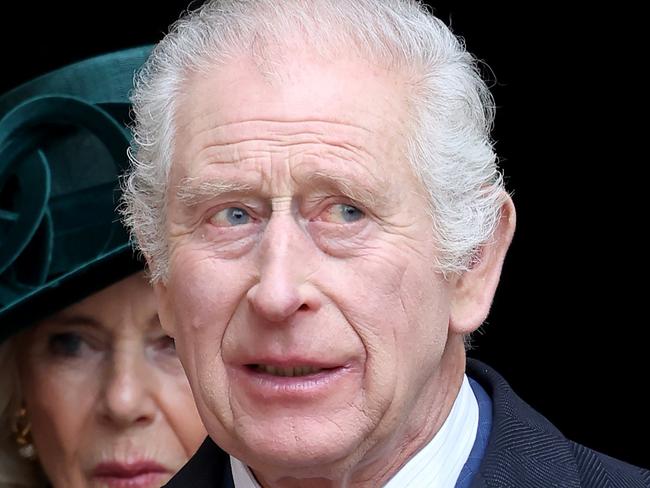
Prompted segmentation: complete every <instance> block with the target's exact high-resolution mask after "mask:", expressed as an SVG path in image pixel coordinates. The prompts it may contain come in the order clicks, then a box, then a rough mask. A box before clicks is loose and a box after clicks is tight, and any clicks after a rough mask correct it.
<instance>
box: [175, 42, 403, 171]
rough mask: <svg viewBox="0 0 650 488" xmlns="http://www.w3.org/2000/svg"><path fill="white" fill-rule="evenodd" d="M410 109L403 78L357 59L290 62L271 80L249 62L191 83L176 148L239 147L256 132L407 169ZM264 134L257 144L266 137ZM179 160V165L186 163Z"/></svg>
mask: <svg viewBox="0 0 650 488" xmlns="http://www.w3.org/2000/svg"><path fill="white" fill-rule="evenodd" d="M408 108H409V107H408V92H407V84H406V83H405V80H404V77H402V76H400V74H399V73H396V72H393V71H390V70H388V69H386V68H382V67H380V66H375V65H373V64H371V63H369V62H367V61H365V60H363V59H361V58H357V57H354V56H352V55H351V56H349V57H345V58H342V59H338V60H332V59H326V58H323V57H321V56H320V55H319V54H317V53H314V52H310V51H303V52H299V53H297V54H296V55H295V56H293V57H290V58H287V57H285V59H284V60H283V65H282V66H279V67H277V68H276V69H275V70H274V71H273V72H272V73H268V72H265V71H264V70H263V69H261V68H260V66H259V65H257V64H256V62H255V60H254V59H253V58H252V57H250V56H246V55H242V56H239V57H236V58H233V59H231V60H230V61H229V62H227V63H226V64H222V65H215V66H212V67H211V68H210V69H208V70H205V71H203V72H201V73H198V72H197V73H193V74H191V75H190V76H188V79H187V80H186V84H185V88H184V90H183V95H182V96H181V97H180V98H179V100H178V103H177V106H176V114H175V121H174V122H175V127H176V147H177V149H178V152H183V151H188V150H189V151H190V152H196V151H200V150H201V147H200V146H201V144H204V143H205V137H204V136H205V135H206V134H208V133H209V134H210V136H211V137H212V136H217V137H218V142H220V143H233V142H236V141H237V140H238V138H240V137H245V136H246V134H248V135H250V132H251V130H252V129H251V128H252V127H258V128H261V127H267V129H266V130H268V131H276V130H277V131H281V132H285V133H287V134H291V133H292V131H295V132H296V133H297V132H300V131H302V130H303V129H304V130H306V131H308V132H309V131H322V132H324V133H325V134H326V135H327V136H331V138H332V141H331V142H332V143H334V144H341V145H349V146H352V147H359V148H362V150H364V151H366V152H368V153H369V154H370V155H371V156H372V158H374V159H376V160H378V161H388V160H390V161H393V162H394V163H395V164H397V162H400V164H401V163H404V162H405V161H406V141H407V139H406V138H407V135H408V130H409V126H410V123H409V120H410V117H409V110H408ZM264 123H266V126H264ZM260 130H262V133H261V134H256V136H258V137H263V136H264V133H263V130H264V129H260ZM242 131H243V132H245V133H246V134H243V133H242ZM270 135H274V134H270ZM194 145H196V147H193V146H194ZM178 152H177V154H175V157H174V160H175V161H176V162H179V161H180V162H181V164H182V162H184V161H187V155H186V154H185V155H181V154H178Z"/></svg>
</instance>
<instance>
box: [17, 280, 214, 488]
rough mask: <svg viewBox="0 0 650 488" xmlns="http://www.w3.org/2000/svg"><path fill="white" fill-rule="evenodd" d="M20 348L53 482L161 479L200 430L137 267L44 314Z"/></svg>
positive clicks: (130, 483) (39, 446)
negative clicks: (93, 290)
mask: <svg viewBox="0 0 650 488" xmlns="http://www.w3.org/2000/svg"><path fill="white" fill-rule="evenodd" d="M19 347H20V348H21V349H20V353H19V355H18V358H19V363H20V364H19V368H20V381H21V386H22V388H23V395H24V400H25V405H26V408H27V412H28V416H29V419H30V420H31V423H32V436H33V440H34V445H35V447H36V452H37V456H38V459H39V461H40V463H41V464H42V466H43V468H44V470H45V473H46V474H47V476H48V478H49V480H50V481H51V482H52V484H53V485H54V486H55V487H56V488H60V487H86V486H88V487H92V486H107V487H111V488H144V487H153V486H156V487H158V486H160V485H162V484H163V483H164V482H166V481H167V480H168V479H169V478H171V476H172V475H173V474H174V472H176V471H177V470H178V469H179V468H180V467H181V466H182V465H183V464H184V463H185V462H186V461H187V460H188V459H189V457H190V456H191V455H192V454H193V453H194V451H195V450H196V449H197V448H198V446H199V444H200V443H201V441H202V440H203V439H204V437H205V435H206V433H205V430H204V427H203V425H202V423H201V420H200V419H199V416H198V413H197V411H196V408H195V406H194V401H193V399H192V394H191V391H190V387H189V384H188V382H187V379H186V378H185V374H184V372H183V368H182V367H181V363H180V362H179V360H178V358H177V356H176V352H175V349H174V343H173V341H172V340H171V339H170V338H169V337H168V336H167V335H165V333H164V332H163V330H162V329H161V328H160V324H159V323H158V315H157V313H156V306H155V299H154V294H153V290H152V289H151V287H150V286H149V284H148V283H147V281H146V279H145V278H144V276H143V275H142V274H140V273H139V274H135V275H132V276H130V277H129V278H126V279H124V280H122V281H120V282H118V283H116V284H114V285H112V286H110V287H108V288H105V289H104V290H102V291H100V292H98V293H95V294H94V295H91V296H90V297H88V298H86V299H85V300H83V301H81V302H79V303H77V304H74V305H72V306H70V307H68V308H66V309H64V310H62V311H61V312H59V313H57V314H55V315H53V316H51V317H48V318H47V319H45V320H43V321H42V322H40V323H39V324H37V326H36V327H33V328H32V330H31V331H29V332H27V333H26V335H25V337H24V338H23V339H22V340H21V342H20V346H19Z"/></svg>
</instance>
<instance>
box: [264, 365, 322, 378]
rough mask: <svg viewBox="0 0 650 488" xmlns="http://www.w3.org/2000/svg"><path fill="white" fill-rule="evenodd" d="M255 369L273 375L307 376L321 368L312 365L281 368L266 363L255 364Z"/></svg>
mask: <svg viewBox="0 0 650 488" xmlns="http://www.w3.org/2000/svg"><path fill="white" fill-rule="evenodd" d="M255 370H256V371H259V372H261V373H267V374H272V375H274V376H307V375H309V374H315V373H318V372H320V371H323V369H322V368H316V367H314V366H296V367H293V368H292V367H288V368H282V367H279V366H268V365H266V364H256V365H255Z"/></svg>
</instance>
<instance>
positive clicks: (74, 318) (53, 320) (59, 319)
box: [47, 314, 102, 327]
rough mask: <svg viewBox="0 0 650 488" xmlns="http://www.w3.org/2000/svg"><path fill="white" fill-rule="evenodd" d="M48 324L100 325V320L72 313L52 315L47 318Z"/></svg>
mask: <svg viewBox="0 0 650 488" xmlns="http://www.w3.org/2000/svg"><path fill="white" fill-rule="evenodd" d="M47 322H48V323H49V324H53V325H59V326H61V325H64V326H65V325H75V326H82V327H101V325H102V324H101V322H99V321H98V320H97V319H95V318H94V317H91V316H89V315H83V314H72V315H53V316H51V317H49V318H48V319H47Z"/></svg>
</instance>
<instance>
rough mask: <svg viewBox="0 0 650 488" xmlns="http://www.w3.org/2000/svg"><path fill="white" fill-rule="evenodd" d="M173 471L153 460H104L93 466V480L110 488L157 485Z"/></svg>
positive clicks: (137, 487)
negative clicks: (132, 461)
mask: <svg viewBox="0 0 650 488" xmlns="http://www.w3.org/2000/svg"><path fill="white" fill-rule="evenodd" d="M172 474H173V473H172V472H171V471H170V470H169V469H167V468H165V467H164V466H162V465H161V464H158V463H157V462H155V461H138V462H135V463H120V462H117V461H116V462H106V463H100V464H98V465H97V466H95V469H93V471H92V478H93V480H94V481H96V482H98V483H100V484H102V485H103V486H109V487H110V488H148V487H154V486H156V487H159V486H160V485H161V484H162V482H164V481H166V479H168V478H170V477H171V475H172Z"/></svg>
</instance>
